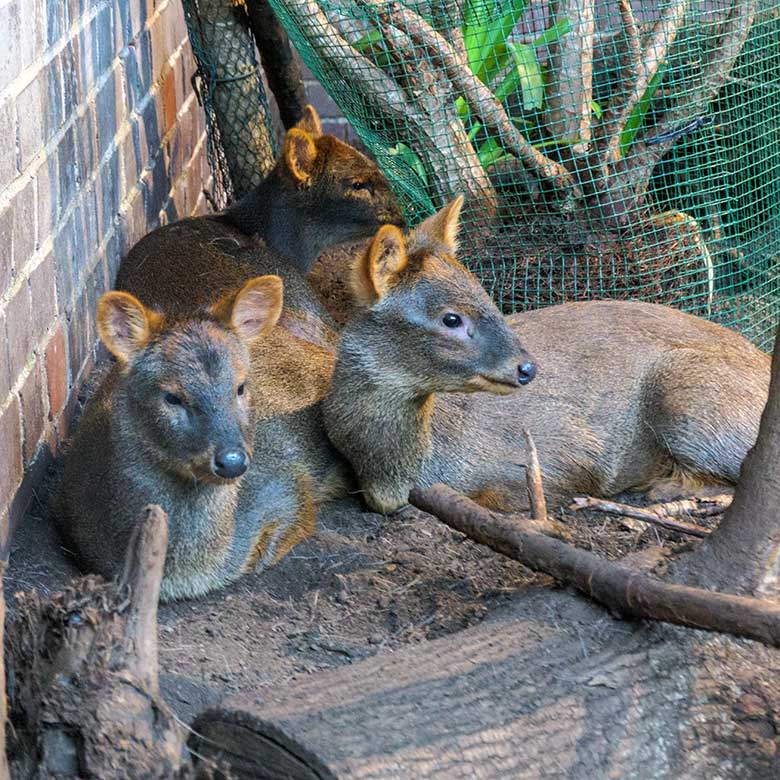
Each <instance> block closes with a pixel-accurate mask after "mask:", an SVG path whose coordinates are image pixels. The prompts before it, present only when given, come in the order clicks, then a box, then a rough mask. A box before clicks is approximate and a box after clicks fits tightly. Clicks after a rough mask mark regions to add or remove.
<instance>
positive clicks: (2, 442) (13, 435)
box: [0, 395, 24, 508]
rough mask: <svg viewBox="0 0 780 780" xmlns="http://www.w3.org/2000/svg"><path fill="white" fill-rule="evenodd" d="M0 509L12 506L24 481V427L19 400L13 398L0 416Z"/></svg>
mask: <svg viewBox="0 0 780 780" xmlns="http://www.w3.org/2000/svg"><path fill="white" fill-rule="evenodd" d="M0 452H2V453H3V457H2V458H0V508H5V507H7V506H9V505H10V503H11V499H12V498H13V497H14V493H15V492H16V489H17V488H18V487H19V485H20V484H21V481H22V474H23V471H24V469H23V466H22V425H21V418H20V416H19V399H18V398H17V397H16V396H15V395H14V396H11V403H10V404H9V405H8V406H7V407H6V408H5V411H4V412H3V413H2V414H0Z"/></svg>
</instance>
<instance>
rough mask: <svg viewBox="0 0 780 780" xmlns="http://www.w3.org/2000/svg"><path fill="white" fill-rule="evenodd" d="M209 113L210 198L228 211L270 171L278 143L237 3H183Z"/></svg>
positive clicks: (243, 10)
mask: <svg viewBox="0 0 780 780" xmlns="http://www.w3.org/2000/svg"><path fill="white" fill-rule="evenodd" d="M182 5H183V7H184V17H185V20H186V22H187V30H188V32H189V37H190V43H191V45H192V51H193V54H194V55H195V60H196V62H197V64H198V68H197V72H196V74H195V77H194V79H196V81H194V82H193V83H195V84H196V88H197V91H198V97H199V99H200V101H201V104H202V105H203V108H204V110H205V114H206V129H207V139H208V157H209V163H210V165H211V170H212V173H213V176H214V187H213V190H212V192H211V199H212V201H213V204H214V205H215V207H216V208H219V209H221V208H224V207H225V206H226V205H228V203H230V202H231V201H232V200H234V199H237V198H240V197H241V196H242V195H245V194H246V193H247V192H249V191H250V190H252V189H253V188H254V187H256V186H257V185H258V184H259V183H260V182H261V181H262V179H263V178H264V177H265V175H266V174H267V173H268V172H269V171H270V170H271V168H272V167H273V165H274V160H275V157H276V138H275V135H274V132H273V123H272V119H271V111H270V108H269V106H268V100H267V98H266V94H265V90H264V88H263V82H262V78H261V74H260V69H259V66H258V63H257V58H256V56H255V44H254V39H253V37H252V34H251V32H250V30H249V24H248V19H247V13H246V8H245V7H244V5H243V3H241V2H235V0H182Z"/></svg>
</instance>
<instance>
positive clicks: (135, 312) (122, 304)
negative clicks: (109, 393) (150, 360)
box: [97, 291, 164, 363]
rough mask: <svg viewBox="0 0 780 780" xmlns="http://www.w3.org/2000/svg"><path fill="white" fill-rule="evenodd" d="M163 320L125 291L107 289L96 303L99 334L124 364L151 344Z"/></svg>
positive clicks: (159, 315)
mask: <svg viewBox="0 0 780 780" xmlns="http://www.w3.org/2000/svg"><path fill="white" fill-rule="evenodd" d="M163 319H164V318H163V316H162V315H161V314H158V313H157V312H154V311H151V309H147V308H146V306H144V305H143V304H142V303H141V301H139V300H138V299H137V298H136V297H134V296H132V295H130V293H126V292H116V291H112V292H107V293H106V294H105V295H103V296H101V298H100V300H99V301H98V305H97V328H98V334H99V335H100V338H101V340H102V341H103V343H104V344H105V345H106V347H107V348H108V351H109V352H110V353H111V354H112V355H114V357H116V358H117V360H120V361H121V362H123V363H127V362H128V361H129V360H130V359H131V358H132V357H133V355H135V354H136V353H137V352H138V351H139V350H141V349H143V348H144V347H145V346H146V345H147V344H148V343H149V340H150V339H151V338H152V336H153V335H154V333H155V331H156V330H158V329H159V328H160V326H161V325H162V322H163Z"/></svg>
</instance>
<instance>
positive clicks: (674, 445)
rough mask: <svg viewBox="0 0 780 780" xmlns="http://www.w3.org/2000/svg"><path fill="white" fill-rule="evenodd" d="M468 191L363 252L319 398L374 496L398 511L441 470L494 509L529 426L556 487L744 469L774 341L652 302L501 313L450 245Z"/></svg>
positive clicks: (509, 495) (560, 495)
mask: <svg viewBox="0 0 780 780" xmlns="http://www.w3.org/2000/svg"><path fill="white" fill-rule="evenodd" d="M460 203H461V201H460V200H458V201H455V202H454V203H452V204H451V205H450V206H448V207H447V208H445V209H444V210H443V211H441V212H440V213H439V214H437V215H435V216H434V217H432V218H430V219H429V220H428V221H426V222H425V223H423V224H422V225H421V226H420V227H419V228H418V229H417V230H415V231H414V233H413V234H412V235H411V237H410V238H409V239H408V241H407V242H404V239H403V237H402V235H401V233H400V232H399V231H398V230H397V229H396V228H393V227H389V226H388V227H384V228H382V229H381V230H380V231H379V233H378V234H377V236H376V238H375V240H374V242H373V244H372V245H371V248H370V250H369V251H368V252H367V253H366V255H365V256H364V257H362V258H360V259H359V261H358V262H357V264H356V266H355V273H354V279H353V287H354V293H355V295H356V297H357V298H358V299H359V300H360V301H361V302H362V305H363V307H362V309H361V310H360V311H359V312H358V313H357V314H356V315H354V316H353V318H352V319H351V320H350V321H349V323H348V324H347V326H346V328H345V329H344V331H343V333H342V336H341V341H340V344H339V351H338V358H337V363H336V369H335V372H334V377H333V383H332V387H331V391H330V393H329V394H328V396H327V397H326V399H325V402H324V415H325V424H326V428H327V430H328V433H329V435H330V437H331V439H332V441H333V443H334V444H335V445H336V447H337V448H338V449H339V450H341V452H342V453H343V454H344V455H345V456H346V457H347V458H348V460H349V461H350V462H351V463H352V466H353V467H354V469H355V471H356V472H357V475H358V479H359V482H360V487H361V489H362V491H363V493H364V495H365V497H366V500H367V502H368V503H369V505H370V506H371V507H373V508H374V509H377V510H380V511H384V512H389V511H392V510H394V509H397V508H398V507H400V506H402V505H403V504H405V503H406V501H407V496H408V494H409V490H410V488H411V487H412V486H415V485H420V486H428V485H431V484H433V483H435V482H444V483H447V484H449V485H451V486H453V487H454V488H456V489H458V490H460V491H462V492H464V493H467V494H469V495H471V496H472V497H474V498H475V499H476V500H478V501H479V502H480V503H482V504H484V505H486V506H489V507H491V508H494V509H500V510H515V509H520V508H523V507H524V506H525V505H526V501H527V499H526V489H525V480H524V468H523V463H524V447H523V436H522V431H523V429H524V428H528V429H529V430H530V431H531V432H532V434H533V436H534V438H535V440H536V444H537V448H538V450H539V456H540V460H541V465H542V470H543V473H544V477H545V489H546V491H547V492H548V494H549V497H550V498H551V499H552V500H554V501H560V500H562V499H565V498H567V497H569V496H571V495H572V494H575V493H582V492H584V493H591V494H596V495H602V496H606V495H610V494H613V493H616V492H618V491H620V490H623V489H627V488H630V487H635V486H652V485H654V484H657V483H659V482H661V481H663V480H666V479H669V478H674V479H679V478H685V477H688V478H691V479H693V480H696V481H704V482H707V481H718V482H725V483H733V482H735V481H736V480H737V477H738V474H739V468H740V464H741V463H742V460H743V458H744V456H745V454H746V453H747V451H748V449H749V448H750V447H751V446H752V445H753V443H754V441H755V439H756V436H757V432H758V424H759V419H760V416H761V412H762V409H763V406H764V403H765V401H766V398H767V392H768V385H769V358H768V356H767V355H765V354H763V353H762V352H760V351H759V350H758V349H756V348H755V347H753V346H752V345H751V344H749V343H748V342H747V341H745V339H743V338H742V337H740V336H738V335H737V334H735V333H733V332H732V331H729V330H726V329H725V328H722V327H720V326H717V325H714V324H712V323H709V322H706V321H704V320H701V319H698V318H695V317H691V316H689V315H686V314H683V313H681V312H679V311H676V310H674V309H670V308H666V307H662V306H657V305H651V304H644V303H629V302H606V301H605V302H594V303H575V304H565V305H562V306H556V307H551V308H547V309H542V310H539V311H533V312H528V313H524V314H517V315H514V316H511V317H507V318H503V317H501V315H500V314H499V312H498V310H497V309H496V307H495V306H494V305H493V303H492V302H491V301H490V300H489V299H488V296H487V295H486V293H485V292H484V291H483V289H482V287H481V286H480V285H479V283H478V281H477V280H476V278H474V277H473V276H472V275H471V274H470V273H469V272H468V271H467V270H466V269H465V268H464V267H463V266H461V265H460V264H459V263H457V261H456V260H454V259H453V256H454V253H455V249H456V247H455V235H456V232H457V226H458V215H459V211H460ZM521 344H522V346H521ZM526 350H527V352H526ZM529 355H532V356H533V360H537V359H538V370H537V369H536V368H535V367H534V365H533V364H532V363H531V360H532V359H531V358H529ZM518 372H519V373H518ZM534 374H536V376H535V377H534ZM531 379H533V381H530V380H531ZM527 382H530V384H528V386H527V387H523V388H522V389H518V390H517V392H514V388H516V387H517V385H518V384H524V383H527ZM475 390H486V391H488V392H481V393H474V392H471V391H475Z"/></svg>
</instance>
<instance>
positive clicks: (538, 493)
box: [523, 428, 547, 523]
mask: <svg viewBox="0 0 780 780" xmlns="http://www.w3.org/2000/svg"><path fill="white" fill-rule="evenodd" d="M523 437H524V438H525V451H526V454H527V458H526V460H527V463H526V466H525V481H526V484H527V485H528V500H529V502H530V505H531V517H532V518H533V519H534V520H536V521H538V522H540V523H546V522H547V502H546V501H545V498H544V485H543V484H542V469H541V467H540V466H539V455H538V453H537V452H536V444H534V440H533V437H532V436H531V431H529V430H528V429H527V428H524V429H523Z"/></svg>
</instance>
